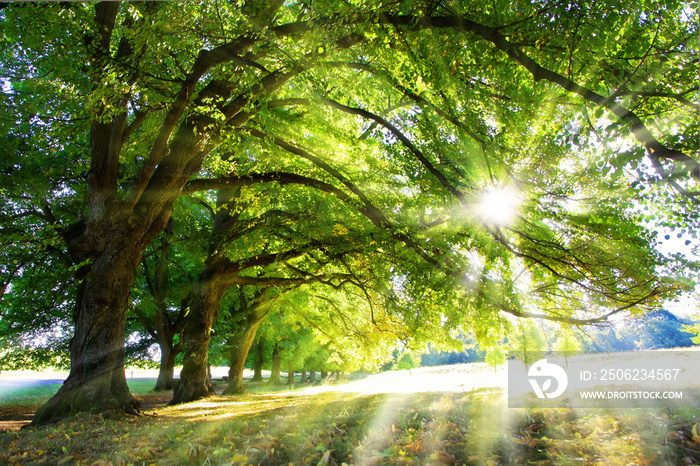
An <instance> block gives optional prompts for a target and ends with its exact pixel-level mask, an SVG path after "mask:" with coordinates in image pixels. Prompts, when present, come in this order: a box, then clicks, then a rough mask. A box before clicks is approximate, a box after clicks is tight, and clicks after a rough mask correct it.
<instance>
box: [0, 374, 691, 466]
mask: <svg viewBox="0 0 700 466" xmlns="http://www.w3.org/2000/svg"><path fill="white" fill-rule="evenodd" d="M449 374H451V375H452V376H453V377H452V378H453V379H454V382H453V383H452V384H447V382H448V377H447V375H449ZM490 374H491V373H490V372H488V371H487V372H481V369H479V368H478V367H477V368H475V367H474V366H459V365H458V366H451V367H447V368H440V369H429V368H424V369H420V370H414V371H411V372H408V371H405V372H395V373H388V374H387V373H385V374H379V375H378V376H374V377H371V378H368V379H364V380H358V381H355V382H351V383H347V384H342V385H332V384H321V385H319V386H314V387H310V388H309V387H303V388H302V389H295V390H288V389H287V387H278V389H279V391H266V392H256V391H255V390H253V391H252V392H251V393H248V394H246V395H243V396H232V397H215V398H211V399H207V400H202V401H199V402H195V403H188V404H184V405H180V406H174V407H167V406H165V403H166V402H167V401H169V396H170V394H169V393H164V394H159V395H146V396H145V397H144V398H143V402H144V408H145V409H144V412H145V413H146V415H144V416H141V417H133V416H123V417H104V416H90V415H83V416H77V417H75V418H73V419H69V420H66V421H65V422H63V423H60V424H58V425H54V426H48V427H41V428H36V429H33V428H30V429H23V430H11V431H9V432H6V433H4V434H0V464H85V465H105V464H114V465H120V464H158V465H169V464H172V465H180V464H195V465H251V464H254V465H288V464H293V465H304V464H311V465H322V466H323V465H342V464H347V465H353V464H358V465H359V464H368V465H369V464H372V465H374V464H376V465H380V464H382V465H390V464H391V465H396V464H415V465H419V464H420V465H433V466H436V465H444V464H448V465H461V464H466V465H469V466H472V465H480V466H488V465H505V464H540V465H554V464H556V465H560V464H600V465H610V464H612V465H615V464H620V465H630V464H636V465H665V464H669V465H678V464H700V435H698V434H699V432H698V429H699V428H700V426H698V425H697V424H696V419H697V418H698V417H700V410H699V409H695V408H689V409H684V410H680V409H671V408H668V407H665V406H658V407H656V408H653V409H645V410H640V409H627V410H622V409H618V410H602V409H597V410H592V409H585V410H575V409H509V408H507V403H506V398H505V392H504V390H503V388H501V387H474V385H475V384H476V385H484V384H487V382H488V381H489V379H488V377H490ZM495 376H498V374H497V373H495ZM433 377H434V378H435V380H436V381H437V386H438V387H439V388H442V389H443V390H444V391H439V390H438V391H426V390H421V389H425V388H428V387H427V381H426V380H425V379H426V378H433ZM224 386H225V385H224V384H218V388H219V390H222V389H223V388H224ZM408 386H412V387H413V390H409V389H408V388H407V387H408ZM399 388H400V390H399ZM29 412H31V410H24V412H22V411H21V410H14V411H10V412H9V413H8V412H7V411H0V413H3V414H1V415H3V416H4V415H12V416H15V417H19V416H22V415H26V414H27V413H29ZM11 422H27V420H20V419H16V420H14V421H11Z"/></svg>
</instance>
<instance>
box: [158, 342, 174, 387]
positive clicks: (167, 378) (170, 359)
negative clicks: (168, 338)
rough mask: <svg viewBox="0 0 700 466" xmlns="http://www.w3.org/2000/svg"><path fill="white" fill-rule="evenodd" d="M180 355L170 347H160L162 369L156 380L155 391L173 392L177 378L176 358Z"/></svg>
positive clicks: (165, 345)
mask: <svg viewBox="0 0 700 466" xmlns="http://www.w3.org/2000/svg"><path fill="white" fill-rule="evenodd" d="M178 353H179V350H178V351H175V350H174V348H172V347H170V345H167V344H164V345H163V344H162V345H160V369H159V371H158V380H156V386H155V388H154V390H155V391H157V392H160V391H164V390H172V389H173V382H174V377H175V358H176V357H177V355H178Z"/></svg>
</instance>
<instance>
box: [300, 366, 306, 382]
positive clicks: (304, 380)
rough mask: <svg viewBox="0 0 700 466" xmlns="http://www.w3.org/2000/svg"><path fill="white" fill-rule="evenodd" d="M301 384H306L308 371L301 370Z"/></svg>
mask: <svg viewBox="0 0 700 466" xmlns="http://www.w3.org/2000/svg"><path fill="white" fill-rule="evenodd" d="M299 383H306V369H302V370H301V380H300V381H299Z"/></svg>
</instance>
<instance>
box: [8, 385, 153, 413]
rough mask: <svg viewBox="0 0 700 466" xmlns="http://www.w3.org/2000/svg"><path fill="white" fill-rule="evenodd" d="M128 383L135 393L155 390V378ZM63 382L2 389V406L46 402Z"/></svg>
mask: <svg viewBox="0 0 700 466" xmlns="http://www.w3.org/2000/svg"><path fill="white" fill-rule="evenodd" d="M126 382H127V384H128V385H129V389H130V390H131V393H132V394H133V395H146V394H148V393H150V392H152V391H153V386H154V384H155V381H154V380H144V379H133V380H129V379H127V381H126ZM61 385H62V383H55V384H48V385H37V386H34V387H22V388H16V389H10V390H4V391H0V407H3V406H18V405H19V406H35V405H41V404H43V403H45V402H46V401H47V400H48V399H49V398H51V397H52V396H53V395H54V394H55V393H56V392H57V391H58V389H59V388H61Z"/></svg>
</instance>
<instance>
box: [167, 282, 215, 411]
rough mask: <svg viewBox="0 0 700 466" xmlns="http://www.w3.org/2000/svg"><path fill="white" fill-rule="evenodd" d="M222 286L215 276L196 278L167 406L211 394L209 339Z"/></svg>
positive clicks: (212, 390)
mask: <svg viewBox="0 0 700 466" xmlns="http://www.w3.org/2000/svg"><path fill="white" fill-rule="evenodd" d="M224 290H225V287H223V286H221V284H220V283H218V280H217V279H216V277H215V276H209V277H203V278H200V281H199V283H198V284H197V285H196V286H195V298H194V303H193V304H192V309H191V311H190V314H189V319H188V324H187V329H186V330H185V336H184V342H185V359H184V361H183V365H182V371H181V372H180V381H179V382H178V383H177V384H175V389H174V390H173V399H172V400H170V403H169V404H170V405H176V404H179V403H187V402H189V401H195V400H199V399H201V398H205V397H208V396H213V395H215V393H214V387H213V385H212V384H211V379H210V378H209V370H208V369H209V339H210V337H211V328H212V325H213V324H214V321H215V320H216V317H217V315H218V313H219V302H220V300H221V295H222V294H223V292H224Z"/></svg>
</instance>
